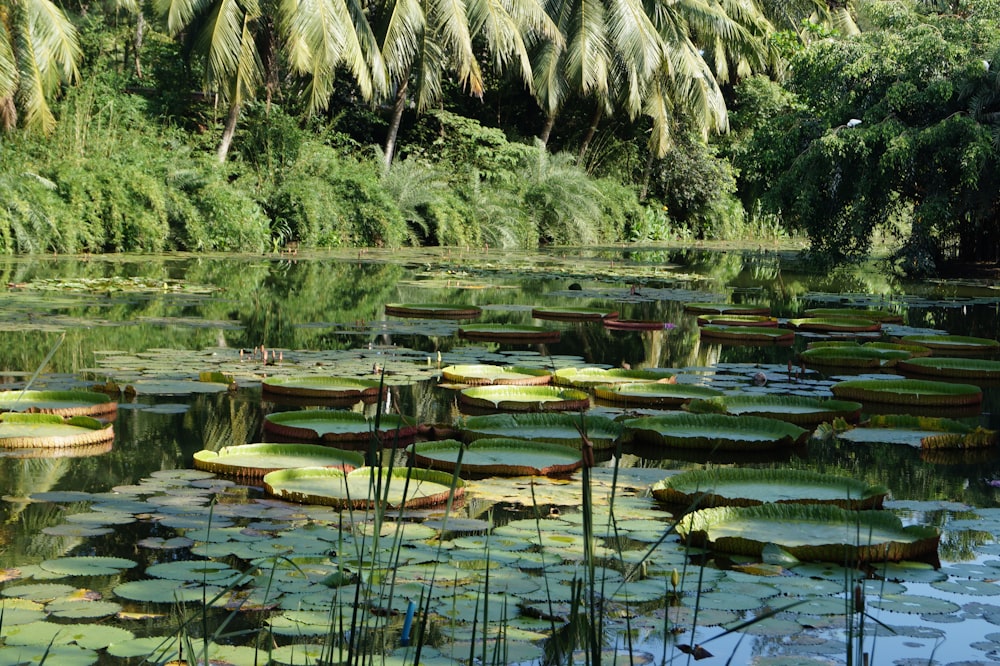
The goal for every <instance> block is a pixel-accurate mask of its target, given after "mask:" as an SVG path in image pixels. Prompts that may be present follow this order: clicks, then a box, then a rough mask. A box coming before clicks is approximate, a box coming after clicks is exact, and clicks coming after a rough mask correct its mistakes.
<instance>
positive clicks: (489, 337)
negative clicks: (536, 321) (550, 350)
mask: <svg viewBox="0 0 1000 666" xmlns="http://www.w3.org/2000/svg"><path fill="white" fill-rule="evenodd" d="M458 337H460V338H465V339H467V340H482V341H485V342H506V343H510V344H546V343H555V342H559V339H560V333H559V331H557V330H554V329H551V328H545V327H542V326H516V325H514V324H473V325H470V326H462V327H460V328H459V329H458Z"/></svg>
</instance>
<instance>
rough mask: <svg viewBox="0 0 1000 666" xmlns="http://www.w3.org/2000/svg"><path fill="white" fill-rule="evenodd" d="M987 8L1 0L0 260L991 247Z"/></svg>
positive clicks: (997, 85)
mask: <svg viewBox="0 0 1000 666" xmlns="http://www.w3.org/2000/svg"><path fill="white" fill-rule="evenodd" d="M585 9H586V11H585ZM595 9H597V10H599V11H596V12H595V11H594V10H595ZM706 17H711V18H706ZM998 20H1000V6H998V3H997V1H996V0H960V1H959V0H956V1H955V2H942V3H939V4H938V5H934V4H928V3H913V2H911V1H910V0H868V1H866V2H862V3H857V4H852V3H849V4H847V5H846V6H844V7H838V8H836V9H834V10H831V9H829V8H828V7H827V6H826V4H825V3H819V4H817V3H813V2H809V1H807V0H803V1H802V2H798V3H791V4H787V3H786V5H782V6H781V7H778V6H775V5H773V3H769V2H767V1H765V0H760V2H756V3H752V4H745V3H744V4H739V3H728V2H724V3H708V2H706V0H691V2H687V3H682V4H675V5H671V6H670V7H666V6H662V7H660V6H657V7H652V6H644V5H642V4H639V3H634V1H633V0H626V2H622V3H606V2H598V3H595V4H593V5H585V3H582V2H580V0H517V1H516V2H511V3H499V2H496V1H495V0H475V1H470V2H468V3H451V4H449V3H430V4H420V3H413V2H411V1H410V0H382V2H375V3H369V4H366V5H361V4H359V3H356V2H355V0H338V2H334V3H326V4H324V3H272V2H268V1H267V0H250V1H248V2H244V3H226V2H199V3H194V2H191V0H154V2H152V3H151V4H137V3H133V2H131V1H130V2H125V1H124V0H121V1H120V2H118V3H117V4H101V5H98V6H92V5H75V4H70V5H67V6H66V7H65V8H64V9H63V10H60V9H59V8H57V7H56V6H55V5H52V4H50V2H49V0H13V1H11V0H0V26H2V30H0V121H2V122H3V126H4V127H5V128H7V131H6V132H5V133H3V134H0V142H2V143H0V188H2V190H3V192H4V193H5V197H4V198H3V201H2V202H0V251H3V252H8V253H21V252H70V253H72V252H115V251H160V250H170V249H183V250H208V251H252V252H260V251H267V250H276V249H279V248H281V247H286V246H291V245H297V246H299V247H331V246H365V245H371V246H399V245H405V244H440V245H454V246H475V247H487V246H489V247H498V246H499V247H535V246H537V245H539V244H594V243H602V242H621V241H631V242H641V241H656V240H670V239H678V238H680V239H687V238H739V237H743V238H752V239H754V240H760V239H762V238H767V237H780V236H783V235H785V234H786V233H805V234H806V235H808V237H809V239H810V241H811V244H812V248H813V250H814V251H815V252H816V253H817V254H818V255H821V256H823V257H827V258H832V259H841V260H842V259H853V258H857V257H861V256H864V255H866V254H868V253H869V252H870V251H871V247H872V245H873V244H874V243H876V242H878V241H883V240H884V241H887V242H888V244H889V245H890V247H891V249H893V251H894V252H895V255H894V256H895V259H896V260H897V265H898V266H899V267H900V268H901V269H902V270H903V271H906V272H927V271H931V270H934V269H935V268H936V267H937V266H938V265H939V262H941V261H943V260H949V259H955V258H959V259H962V260H982V261H991V262H996V261H997V260H998V259H1000V249H998V248H1000V194H998V193H997V190H996V187H995V182H996V179H997V178H998V177H1000V163H998V159H1000V37H998V33H997V31H996V25H997V24H998ZM470 93H471V96H470ZM533 136H534V137H537V138H531V137H533Z"/></svg>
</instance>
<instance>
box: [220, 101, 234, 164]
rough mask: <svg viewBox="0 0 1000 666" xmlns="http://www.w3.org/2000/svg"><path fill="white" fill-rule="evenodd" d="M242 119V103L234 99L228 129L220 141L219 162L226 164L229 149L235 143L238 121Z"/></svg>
mask: <svg viewBox="0 0 1000 666" xmlns="http://www.w3.org/2000/svg"><path fill="white" fill-rule="evenodd" d="M239 118H240V102H239V100H236V99H234V100H233V101H232V102H231V103H230V104H229V115H227V116H226V127H225V129H224V130H222V139H221V140H220V141H219V149H218V150H217V151H216V153H215V156H216V157H217V158H218V159H219V162H220V163H222V164H224V163H225V161H226V157H228V156H229V147H230V146H231V145H232V143H233V135H235V134H236V121H237V120H239Z"/></svg>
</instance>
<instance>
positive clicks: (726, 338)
mask: <svg viewBox="0 0 1000 666" xmlns="http://www.w3.org/2000/svg"><path fill="white" fill-rule="evenodd" d="M698 334H699V335H700V336H701V337H702V339H707V340H709V341H711V342H720V343H725V344H731V345H782V346H787V345H791V344H792V342H794V341H795V331H790V330H788V329H787V328H780V327H779V328H769V327H766V326H714V325H708V326H702V327H701V328H699V329H698Z"/></svg>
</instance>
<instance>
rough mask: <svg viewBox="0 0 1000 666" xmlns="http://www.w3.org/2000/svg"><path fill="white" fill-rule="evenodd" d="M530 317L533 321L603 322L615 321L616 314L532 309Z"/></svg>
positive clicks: (593, 310) (599, 310) (588, 309)
mask: <svg viewBox="0 0 1000 666" xmlns="http://www.w3.org/2000/svg"><path fill="white" fill-rule="evenodd" d="M531 316H532V317H534V318H535V319H551V320H554V321H604V320H605V319H615V318H616V317H617V316H618V313H617V312H615V311H614V310H603V309H601V308H570V307H566V308H551V307H550V308H532V310H531Z"/></svg>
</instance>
